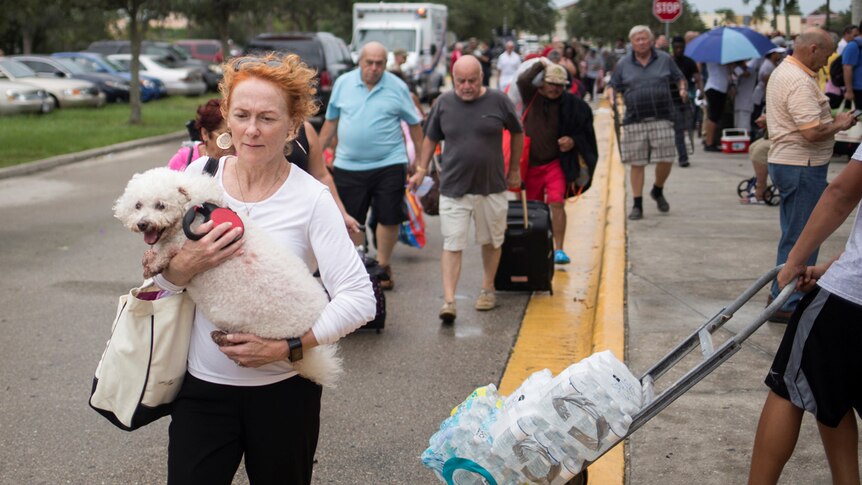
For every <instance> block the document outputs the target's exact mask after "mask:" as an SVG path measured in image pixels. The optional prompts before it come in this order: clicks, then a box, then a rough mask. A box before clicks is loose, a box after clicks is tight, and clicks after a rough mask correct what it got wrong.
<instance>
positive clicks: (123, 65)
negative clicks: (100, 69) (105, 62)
mask: <svg viewBox="0 0 862 485" xmlns="http://www.w3.org/2000/svg"><path fill="white" fill-rule="evenodd" d="M111 62H113V63H114V64H116V65H117V66H118V69H119V70H120V71H124V72H125V71H128V70H130V69H131V66H132V60H131V59H113V60H111Z"/></svg>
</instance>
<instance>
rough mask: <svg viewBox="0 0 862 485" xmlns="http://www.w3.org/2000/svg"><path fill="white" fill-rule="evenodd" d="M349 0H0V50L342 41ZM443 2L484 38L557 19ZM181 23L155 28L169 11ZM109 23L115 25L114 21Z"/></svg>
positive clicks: (519, 3) (538, 3)
mask: <svg viewBox="0 0 862 485" xmlns="http://www.w3.org/2000/svg"><path fill="white" fill-rule="evenodd" d="M354 3H356V1H354V0H323V1H321V0H290V1H289V2H271V1H265V0H170V1H168V0H27V1H25V2H22V1H21V0H0V49H2V50H3V51H4V52H6V53H8V54H17V53H43V52H56V51H62V50H80V49H83V48H86V47H87V45H89V44H90V42H92V41H95V40H100V39H109V38H120V39H127V38H130V36H131V34H132V32H131V31H132V29H138V30H139V32H138V33H139V34H140V36H141V37H142V38H144V39H154V40H175V39H179V38H209V39H221V40H222V41H223V43H224V44H225V45H226V44H227V40H228V39H232V40H234V41H235V42H236V43H238V44H240V45H242V44H244V43H245V41H246V40H248V39H250V38H251V37H254V36H255V35H257V34H259V33H261V32H278V31H327V32H332V33H333V34H335V35H337V36H339V37H341V38H343V39H344V40H345V41H347V42H349V41H350V38H351V37H352V32H351V30H352V6H353V4H354ZM435 3H442V4H444V5H446V6H447V7H448V8H449V23H448V29H449V30H450V31H452V32H454V33H455V35H456V36H457V37H458V38H460V39H465V38H468V37H477V38H479V39H484V40H489V41H490V40H492V31H493V30H494V29H496V28H499V27H501V26H503V25H506V26H507V27H509V28H511V29H515V30H518V31H528V32H533V33H537V34H549V33H551V32H552V31H553V29H554V25H555V22H556V21H557V19H558V14H557V11H556V9H555V8H554V7H553V4H552V0H437V1H436V2H435ZM172 14H173V15H180V16H182V17H185V18H187V19H188V27H187V28H186V29H179V30H177V29H163V28H160V27H159V25H160V24H159V21H162V20H165V19H167V18H168V17H169V16H170V15H172ZM117 26H122V27H121V28H117Z"/></svg>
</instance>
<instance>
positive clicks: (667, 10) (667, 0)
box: [652, 0, 682, 23]
mask: <svg viewBox="0 0 862 485" xmlns="http://www.w3.org/2000/svg"><path fill="white" fill-rule="evenodd" d="M652 14H653V15H655V18H657V19H659V21H661V22H665V23H670V22H673V21H675V20H676V19H678V18H679V16H680V15H682V0H653V2H652Z"/></svg>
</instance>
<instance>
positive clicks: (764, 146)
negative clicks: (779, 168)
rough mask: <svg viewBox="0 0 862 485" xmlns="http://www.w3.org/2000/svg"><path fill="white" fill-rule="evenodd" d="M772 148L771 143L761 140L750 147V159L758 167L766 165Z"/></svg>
mask: <svg viewBox="0 0 862 485" xmlns="http://www.w3.org/2000/svg"><path fill="white" fill-rule="evenodd" d="M770 146H772V142H771V141H769V140H767V139H766V138H760V139H759V140H757V141H755V142H754V143H752V144H751V146H749V147H748V158H749V159H750V160H751V161H752V162H754V163H756V164H758V165H766V164H767V158H768V155H769V147H770Z"/></svg>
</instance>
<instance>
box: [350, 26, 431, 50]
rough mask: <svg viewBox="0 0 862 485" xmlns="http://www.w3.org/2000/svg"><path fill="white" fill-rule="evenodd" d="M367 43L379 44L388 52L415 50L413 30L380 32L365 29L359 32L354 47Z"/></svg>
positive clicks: (414, 32) (378, 30) (414, 33)
mask: <svg viewBox="0 0 862 485" xmlns="http://www.w3.org/2000/svg"><path fill="white" fill-rule="evenodd" d="M369 42H380V43H381V44H383V46H384V47H386V50H387V51H389V52H392V51H394V50H395V49H404V50H406V51H408V52H412V51H415V50H416V31H415V30H407V29H404V30H380V29H366V30H360V31H359V42H357V43H356V44H354V45H365V44H367V43H369Z"/></svg>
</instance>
